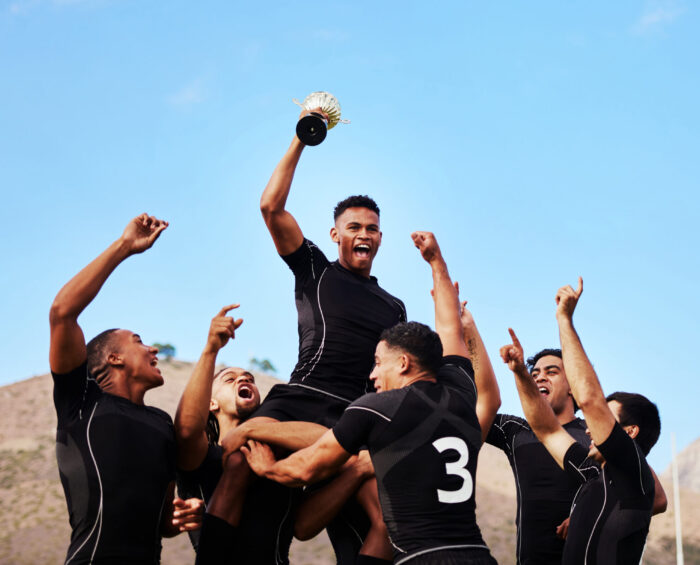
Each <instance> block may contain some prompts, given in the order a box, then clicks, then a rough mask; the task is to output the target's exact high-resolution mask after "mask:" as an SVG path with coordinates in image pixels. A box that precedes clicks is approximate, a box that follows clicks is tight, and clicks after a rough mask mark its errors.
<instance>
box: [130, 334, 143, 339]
mask: <svg viewBox="0 0 700 565" xmlns="http://www.w3.org/2000/svg"><path fill="white" fill-rule="evenodd" d="M131 338H132V339H141V336H140V335H139V334H132V336H131Z"/></svg>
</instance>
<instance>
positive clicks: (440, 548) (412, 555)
mask: <svg viewBox="0 0 700 565" xmlns="http://www.w3.org/2000/svg"><path fill="white" fill-rule="evenodd" d="M443 549H488V547H487V546H485V545H440V546H438V547H430V548H428V549H424V550H422V551H418V552H416V553H413V554H411V555H409V556H407V557H404V558H403V559H399V560H398V561H397V562H396V565H399V563H405V562H406V561H409V560H410V559H413V558H414V557H418V556H419V555H424V554H426V553H431V552H433V551H441V550H443Z"/></svg>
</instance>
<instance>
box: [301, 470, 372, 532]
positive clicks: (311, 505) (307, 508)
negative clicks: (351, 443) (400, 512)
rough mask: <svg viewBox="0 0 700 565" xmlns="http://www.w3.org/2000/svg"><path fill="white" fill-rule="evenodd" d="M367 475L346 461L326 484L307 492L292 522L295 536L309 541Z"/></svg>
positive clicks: (338, 510)
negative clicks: (346, 463) (335, 475)
mask: <svg viewBox="0 0 700 565" xmlns="http://www.w3.org/2000/svg"><path fill="white" fill-rule="evenodd" d="M369 476H371V475H367V474H366V473H364V472H362V470H361V469H359V468H358V467H357V465H355V464H354V463H349V464H348V465H346V467H345V468H344V469H341V471H340V474H339V475H338V476H337V477H335V478H334V479H333V480H332V481H331V482H330V483H329V484H327V485H326V486H324V487H322V488H319V489H317V490H315V491H313V492H308V493H307V494H306V495H305V497H304V500H303V502H302V503H301V505H300V507H299V510H298V511H297V517H296V520H295V522H294V536H295V537H296V538H297V539H300V540H302V541H303V540H308V539H311V538H312V537H314V536H315V535H316V534H318V533H319V532H320V531H321V530H322V529H323V528H325V527H326V526H327V525H328V524H329V523H330V522H331V520H333V518H335V516H336V515H337V514H338V513H339V512H340V510H341V509H342V508H343V506H345V503H346V502H347V501H348V500H349V499H350V497H351V496H352V495H353V494H354V493H355V492H356V491H357V489H359V488H360V485H361V484H362V483H363V482H364V481H366V480H367V479H368V478H369Z"/></svg>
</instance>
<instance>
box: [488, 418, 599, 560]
mask: <svg viewBox="0 0 700 565" xmlns="http://www.w3.org/2000/svg"><path fill="white" fill-rule="evenodd" d="M564 429H565V430H566V431H567V432H569V434H570V435H571V436H572V437H573V438H574V439H575V440H576V441H577V442H578V443H580V444H581V445H583V446H588V444H589V443H590V439H589V438H588V436H587V435H586V422H584V421H583V420H581V419H580V418H575V419H574V420H572V421H571V422H569V423H567V424H565V425H564ZM486 442H487V443H490V444H491V445H493V446H495V447H497V448H498V449H501V450H502V451H503V452H504V453H505V454H506V456H507V457H508V461H509V462H510V466H511V467H512V469H513V476H514V477H515V485H516V492H517V496H518V512H517V515H516V519H515V523H516V526H517V528H518V539H517V542H516V556H517V563H518V565H559V564H560V563H561V556H562V552H563V551H564V540H562V539H559V538H558V537H557V535H556V529H557V526H559V524H561V523H562V522H563V521H564V520H566V518H568V516H569V512H570V511H571V503H572V501H573V500H574V496H575V495H576V491H577V490H578V489H579V487H580V486H581V483H580V482H579V481H577V480H574V479H572V478H571V477H569V475H568V473H566V471H564V470H563V469H562V468H561V467H559V465H558V464H557V462H556V461H555V460H554V459H553V458H552V457H551V455H550V454H549V452H548V451H547V448H546V447H545V446H544V445H543V444H542V443H541V442H540V441H539V440H538V439H537V437H536V436H535V434H534V432H533V431H532V428H531V427H530V425H529V424H528V423H527V421H526V420H524V419H523V418H518V417H517V416H511V415H508V414H498V415H496V419H495V420H494V422H493V425H492V426H491V429H490V430H489V435H488V437H487V438H486Z"/></svg>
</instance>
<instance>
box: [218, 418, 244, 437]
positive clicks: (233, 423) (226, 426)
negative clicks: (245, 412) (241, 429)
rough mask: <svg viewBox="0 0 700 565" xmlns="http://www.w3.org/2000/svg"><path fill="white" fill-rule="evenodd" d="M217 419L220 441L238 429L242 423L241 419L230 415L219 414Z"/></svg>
mask: <svg viewBox="0 0 700 565" xmlns="http://www.w3.org/2000/svg"><path fill="white" fill-rule="evenodd" d="M216 419H217V420H218V421H219V441H221V439H222V438H225V437H226V434H227V433H229V432H230V431H231V430H232V429H233V428H235V427H237V426H238V424H240V423H241V420H240V418H238V417H237V416H229V415H228V414H222V413H220V412H219V413H218V414H217V415H216Z"/></svg>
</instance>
